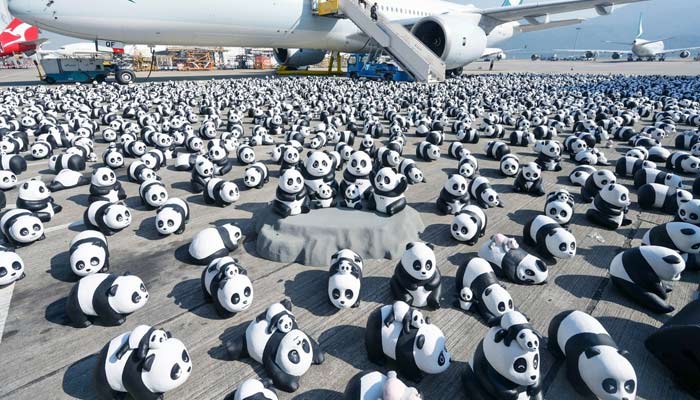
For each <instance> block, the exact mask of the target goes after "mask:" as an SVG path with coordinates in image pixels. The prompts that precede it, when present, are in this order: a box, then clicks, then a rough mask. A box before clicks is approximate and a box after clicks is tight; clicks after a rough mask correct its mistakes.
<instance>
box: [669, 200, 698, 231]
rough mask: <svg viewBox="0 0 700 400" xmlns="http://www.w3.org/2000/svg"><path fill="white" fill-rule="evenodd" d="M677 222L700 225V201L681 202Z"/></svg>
mask: <svg viewBox="0 0 700 400" xmlns="http://www.w3.org/2000/svg"><path fill="white" fill-rule="evenodd" d="M675 221H680V222H688V223H691V224H693V225H700V199H692V200H688V201H684V202H681V203H680V204H679V205H678V211H677V212H676V218H675Z"/></svg>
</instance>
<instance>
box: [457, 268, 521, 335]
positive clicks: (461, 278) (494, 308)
mask: <svg viewBox="0 0 700 400" xmlns="http://www.w3.org/2000/svg"><path fill="white" fill-rule="evenodd" d="M456 279H457V285H456V289H457V298H458V299H459V300H458V303H459V308H461V309H462V310H464V311H472V312H474V311H475V312H478V313H479V314H480V315H481V317H482V318H483V319H484V320H485V321H486V322H487V323H488V322H489V321H491V320H492V319H494V318H497V317H499V316H501V315H503V314H504V313H506V312H507V311H512V310H514V309H515V308H514V306H513V298H512V297H511V296H510V293H508V291H507V290H506V289H505V288H504V287H503V286H502V285H501V284H500V282H499V281H498V278H497V277H496V274H495V273H494V272H493V269H492V268H491V265H489V262H488V261H486V260H484V259H483V258H479V257H474V258H472V259H471V260H469V262H467V263H466V264H462V265H461V266H460V267H459V269H457V276H456Z"/></svg>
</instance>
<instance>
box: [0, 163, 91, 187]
mask: <svg viewBox="0 0 700 400" xmlns="http://www.w3.org/2000/svg"><path fill="white" fill-rule="evenodd" d="M15 179H16V177H15ZM88 184H90V178H88V177H86V176H85V175H83V174H82V173H80V172H77V171H73V170H71V169H62V170H61V172H59V173H58V174H57V175H56V176H55V177H54V178H53V180H51V183H49V184H48V185H47V187H48V188H49V190H50V191H51V192H60V191H61V190H66V189H72V188H75V187H78V186H85V185H88ZM0 190H2V188H1V187H0Z"/></svg>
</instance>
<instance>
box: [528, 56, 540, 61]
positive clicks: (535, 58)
mask: <svg viewBox="0 0 700 400" xmlns="http://www.w3.org/2000/svg"><path fill="white" fill-rule="evenodd" d="M541 58H542V57H540V55H539V54H533V55H531V56H530V60H532V61H539V60H540V59H541Z"/></svg>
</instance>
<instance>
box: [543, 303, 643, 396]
mask: <svg viewBox="0 0 700 400" xmlns="http://www.w3.org/2000/svg"><path fill="white" fill-rule="evenodd" d="M548 334H549V340H548V347H549V350H550V352H552V354H554V355H555V356H556V357H558V358H561V359H565V361H566V376H567V378H568V379H569V383H571V385H572V386H573V388H574V390H576V392H578V393H579V394H581V395H582V396H589V397H591V396H594V397H595V398H598V399H629V400H634V399H635V397H636V393H637V374H636V373H635V371H634V367H632V364H630V362H629V361H628V360H627V358H626V357H625V356H626V355H627V352H625V351H623V350H620V349H619V348H618V347H617V344H615V341H614V340H613V339H612V337H610V334H608V331H606V330H605V328H604V327H603V325H601V323H600V322H598V320H597V319H595V318H593V317H592V316H590V315H588V314H586V313H584V312H582V311H564V312H562V313H560V314H558V315H557V316H555V317H554V318H553V319H552V321H551V322H550V324H549V330H548Z"/></svg>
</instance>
